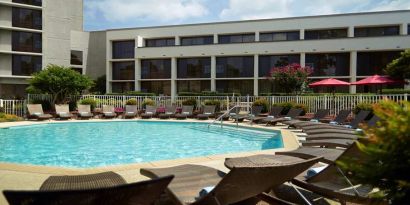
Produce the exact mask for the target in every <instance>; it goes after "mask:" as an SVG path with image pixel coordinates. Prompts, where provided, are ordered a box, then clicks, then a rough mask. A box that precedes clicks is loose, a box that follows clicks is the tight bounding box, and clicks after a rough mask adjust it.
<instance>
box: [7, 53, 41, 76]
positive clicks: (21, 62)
mask: <svg viewBox="0 0 410 205" xmlns="http://www.w3.org/2000/svg"><path fill="white" fill-rule="evenodd" d="M12 67H13V68H12V74H13V75H22V76H30V75H31V74H33V73H35V72H38V71H41V67H42V59H41V56H26V55H13V60H12Z"/></svg>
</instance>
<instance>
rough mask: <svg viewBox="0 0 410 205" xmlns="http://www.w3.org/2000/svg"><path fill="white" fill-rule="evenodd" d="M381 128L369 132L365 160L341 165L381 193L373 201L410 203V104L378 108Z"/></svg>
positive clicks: (363, 152) (383, 104) (364, 145)
mask: <svg viewBox="0 0 410 205" xmlns="http://www.w3.org/2000/svg"><path fill="white" fill-rule="evenodd" d="M373 109H374V113H375V114H376V115H377V116H378V117H379V118H380V122H379V123H378V125H377V126H375V127H372V128H367V129H365V135H366V136H367V137H368V139H366V140H365V142H366V143H364V140H362V142H361V143H358V148H359V149H360V151H361V156H360V158H359V157H354V158H345V159H342V160H341V161H338V162H337V163H338V164H339V165H340V166H341V167H342V168H343V169H345V171H346V172H345V173H353V175H352V177H353V178H352V179H354V180H356V181H357V182H358V183H362V184H369V185H372V186H373V187H377V188H378V189H379V190H380V191H379V192H377V193H375V194H374V195H372V197H376V198H381V199H388V200H389V201H390V202H391V203H392V204H408V202H409V201H410V175H409V171H410V124H409V122H410V102H402V103H396V102H392V101H384V102H381V103H379V104H376V105H374V107H373Z"/></svg>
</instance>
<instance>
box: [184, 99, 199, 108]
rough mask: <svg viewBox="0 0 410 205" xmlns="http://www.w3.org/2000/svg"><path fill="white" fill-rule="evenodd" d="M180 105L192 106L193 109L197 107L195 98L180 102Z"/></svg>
mask: <svg viewBox="0 0 410 205" xmlns="http://www.w3.org/2000/svg"><path fill="white" fill-rule="evenodd" d="M182 105H192V106H194V109H196V107H197V102H196V99H195V98H189V99H185V100H183V101H182Z"/></svg>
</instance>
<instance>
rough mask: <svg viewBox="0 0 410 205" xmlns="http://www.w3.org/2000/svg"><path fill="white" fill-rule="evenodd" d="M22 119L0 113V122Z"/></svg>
mask: <svg viewBox="0 0 410 205" xmlns="http://www.w3.org/2000/svg"><path fill="white" fill-rule="evenodd" d="M21 120H23V119H22V118H21V117H18V116H16V115H9V114H5V113H0V122H16V121H21Z"/></svg>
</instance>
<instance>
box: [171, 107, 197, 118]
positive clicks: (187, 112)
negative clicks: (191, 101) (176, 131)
mask: <svg viewBox="0 0 410 205" xmlns="http://www.w3.org/2000/svg"><path fill="white" fill-rule="evenodd" d="M193 112H194V106H191V105H184V106H182V111H181V113H178V114H175V118H176V119H179V120H184V119H187V118H188V117H192V116H193Z"/></svg>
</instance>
